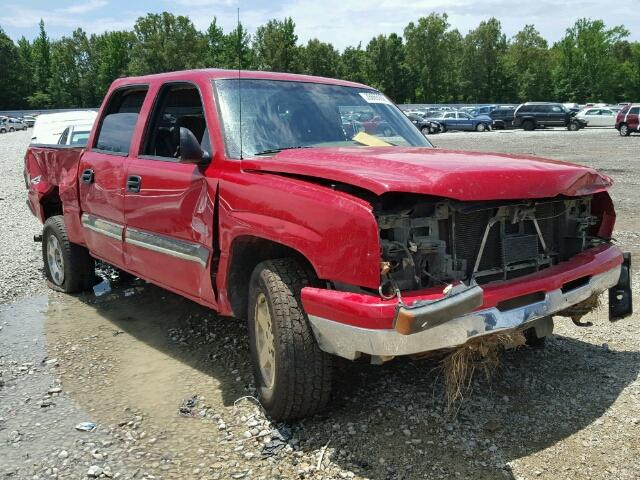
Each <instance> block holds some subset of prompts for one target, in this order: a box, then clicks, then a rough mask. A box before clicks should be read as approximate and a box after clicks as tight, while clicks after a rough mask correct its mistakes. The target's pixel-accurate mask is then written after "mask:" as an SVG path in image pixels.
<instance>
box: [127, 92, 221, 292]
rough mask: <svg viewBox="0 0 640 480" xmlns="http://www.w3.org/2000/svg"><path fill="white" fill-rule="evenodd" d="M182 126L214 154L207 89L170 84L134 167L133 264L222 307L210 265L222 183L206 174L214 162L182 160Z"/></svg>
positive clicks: (130, 179) (130, 177) (130, 207)
mask: <svg viewBox="0 0 640 480" xmlns="http://www.w3.org/2000/svg"><path fill="white" fill-rule="evenodd" d="M181 127H183V128H186V129H188V130H190V131H191V133H193V135H194V136H195V137H196V139H197V140H198V141H199V142H200V143H201V146H202V147H203V149H205V150H207V151H208V152H211V143H210V140H209V133H208V129H207V121H206V119H205V111H204V108H203V102H202V99H201V96H200V92H199V88H198V87H197V86H195V85H194V84H191V83H167V84H165V85H162V86H161V87H160V88H159V90H158V94H157V95H156V97H155V99H154V105H153V108H152V109H151V113H150V115H149V118H148V119H147V127H146V130H145V134H144V136H143V138H142V139H141V142H140V146H139V153H138V154H137V155H136V156H135V157H132V158H131V160H130V161H129V164H128V167H127V177H126V193H125V223H126V232H125V252H126V254H125V256H126V259H125V261H126V265H127V269H128V270H131V271H133V272H136V273H138V274H140V275H141V276H142V277H144V278H146V279H149V280H150V281H152V282H155V283H158V284H160V285H162V286H164V287H166V288H169V289H171V290H174V291H178V292H180V293H181V294H184V295H186V296H188V297H191V298H194V299H197V300H199V299H205V300H206V301H207V302H208V303H213V304H214V305H215V301H214V296H213V288H212V277H211V274H210V262H211V257H212V250H213V231H214V228H213V225H214V203H215V194H216V189H217V182H216V181H215V180H214V179H212V178H207V177H206V176H205V174H204V172H205V170H206V169H207V168H208V167H209V165H204V164H203V165H195V164H193V163H182V162H181V161H180V160H181V159H180V152H179V145H180V128H181ZM211 167H212V168H215V167H214V166H213V165H211Z"/></svg>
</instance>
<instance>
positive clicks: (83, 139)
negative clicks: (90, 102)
mask: <svg viewBox="0 0 640 480" xmlns="http://www.w3.org/2000/svg"><path fill="white" fill-rule="evenodd" d="M91 127H93V122H92V123H76V124H73V125H69V126H68V127H67V128H65V129H64V131H63V132H62V134H61V135H60V139H59V140H58V145H75V146H80V147H84V146H85V145H86V144H87V140H88V139H89V134H90V133H91Z"/></svg>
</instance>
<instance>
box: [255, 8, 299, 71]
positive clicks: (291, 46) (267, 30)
mask: <svg viewBox="0 0 640 480" xmlns="http://www.w3.org/2000/svg"><path fill="white" fill-rule="evenodd" d="M295 28H296V24H295V23H293V20H292V19H291V18H290V17H289V18H285V19H284V20H282V21H280V20H269V21H268V22H267V23H266V24H265V25H262V26H260V27H258V29H257V30H256V33H255V35H254V37H253V50H254V53H255V62H256V67H257V68H258V69H260V70H269V71H274V72H292V73H298V72H300V71H301V65H300V53H301V52H300V48H299V47H298V45H297V43H298V36H297V35H296V33H295Z"/></svg>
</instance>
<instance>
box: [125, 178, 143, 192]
mask: <svg viewBox="0 0 640 480" xmlns="http://www.w3.org/2000/svg"><path fill="white" fill-rule="evenodd" d="M141 183H142V177H140V176H138V175H129V176H128V177H127V192H135V193H138V192H139V191H140V184H141Z"/></svg>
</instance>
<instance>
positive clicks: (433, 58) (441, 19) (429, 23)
mask: <svg viewBox="0 0 640 480" xmlns="http://www.w3.org/2000/svg"><path fill="white" fill-rule="evenodd" d="M450 27H451V25H450V24H449V21H448V17H447V14H446V13H444V14H442V15H440V14H437V13H432V14H431V15H429V16H428V17H423V18H420V19H419V20H418V23H417V24H416V23H413V22H411V23H409V25H407V27H406V28H405V29H404V38H405V40H406V48H405V51H406V61H407V65H409V68H410V70H411V78H412V79H414V82H415V84H414V85H413V92H412V95H411V96H412V97H413V98H414V99H415V100H417V101H421V102H427V103H436V102H453V101H455V100H457V99H458V97H459V95H460V80H461V78H460V75H461V74H460V68H461V63H462V62H461V52H462V36H461V35H460V33H459V32H458V30H451V29H450Z"/></svg>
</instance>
